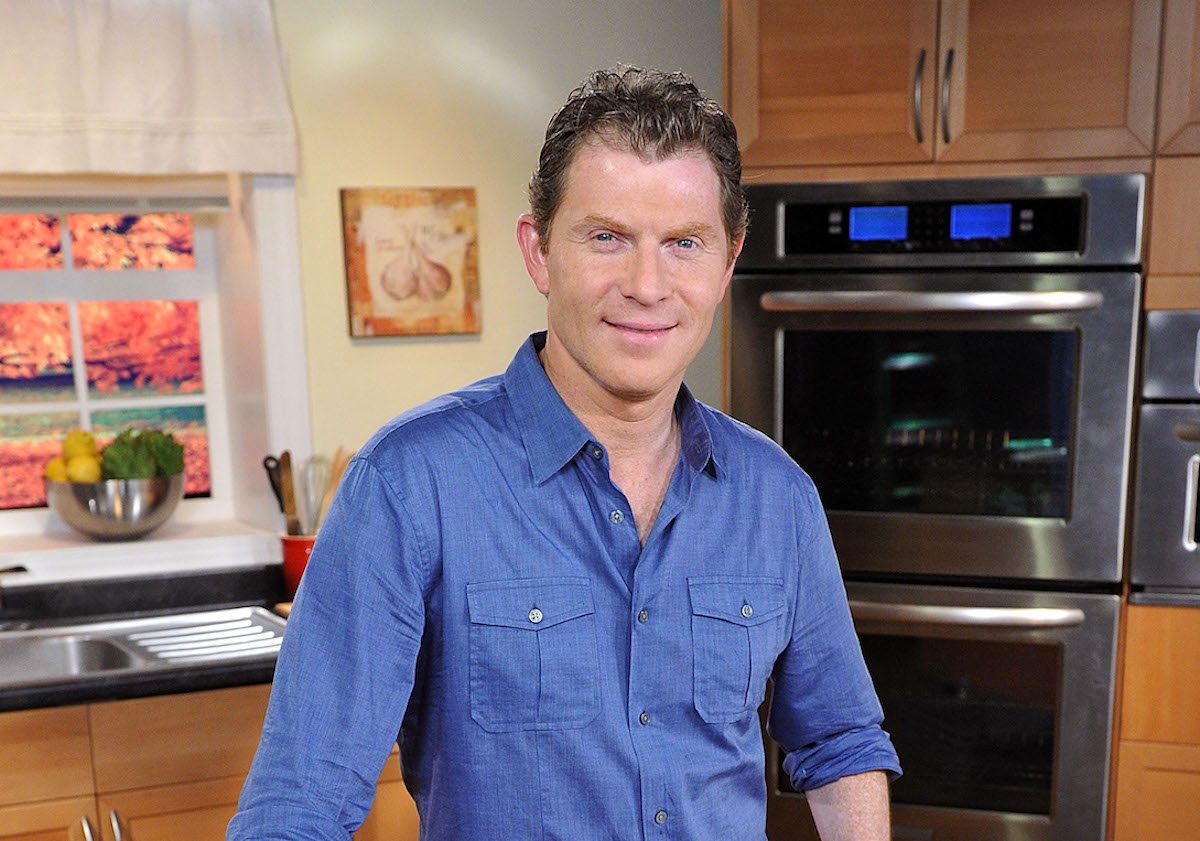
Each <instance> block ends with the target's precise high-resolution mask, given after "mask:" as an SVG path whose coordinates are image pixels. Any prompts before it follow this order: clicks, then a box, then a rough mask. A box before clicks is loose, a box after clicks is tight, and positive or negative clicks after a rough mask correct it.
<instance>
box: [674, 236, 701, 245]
mask: <svg viewBox="0 0 1200 841" xmlns="http://www.w3.org/2000/svg"><path fill="white" fill-rule="evenodd" d="M675 244H676V245H678V246H679V247H680V248H695V247H696V241H695V240H694V239H692V238H691V237H684V238H683V239H679V240H676V241H675Z"/></svg>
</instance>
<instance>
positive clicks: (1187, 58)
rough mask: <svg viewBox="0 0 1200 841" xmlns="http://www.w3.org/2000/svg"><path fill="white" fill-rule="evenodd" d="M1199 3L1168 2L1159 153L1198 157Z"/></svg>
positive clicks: (1165, 19)
mask: <svg viewBox="0 0 1200 841" xmlns="http://www.w3.org/2000/svg"><path fill="white" fill-rule="evenodd" d="M1198 7H1200V2H1198V0H1167V2H1166V7H1165V13H1164V17H1163V52H1162V75H1161V77H1160V80H1159V94H1158V98H1159V99H1158V144H1157V148H1158V152H1159V154H1162V155H1196V154H1200V8H1198Z"/></svg>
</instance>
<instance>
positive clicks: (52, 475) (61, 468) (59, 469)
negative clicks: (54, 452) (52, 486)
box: [42, 456, 67, 482]
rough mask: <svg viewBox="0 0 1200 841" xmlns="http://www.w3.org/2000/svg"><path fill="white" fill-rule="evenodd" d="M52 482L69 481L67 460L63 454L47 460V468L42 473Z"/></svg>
mask: <svg viewBox="0 0 1200 841" xmlns="http://www.w3.org/2000/svg"><path fill="white" fill-rule="evenodd" d="M42 475H43V476H45V477H46V478H47V479H49V480H50V481H51V482H65V481H67V462H66V460H65V459H64V458H63V457H62V456H55V457H54V458H52V459H50V460H49V461H48V462H46V469H45V471H44V472H43V473H42Z"/></svg>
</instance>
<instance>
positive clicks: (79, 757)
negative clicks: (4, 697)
mask: <svg viewBox="0 0 1200 841" xmlns="http://www.w3.org/2000/svg"><path fill="white" fill-rule="evenodd" d="M83 795H86V796H87V797H91V795H92V750H91V744H90V743H89V741H88V717H87V707H82V706H79V707H54V708H50V709H37V710H21V711H19V712H8V713H0V806H7V805H10V804H15V803H26V802H30V801H36V800H51V799H56V798H63V797H73V796H83Z"/></svg>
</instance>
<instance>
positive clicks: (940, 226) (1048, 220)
mask: <svg viewBox="0 0 1200 841" xmlns="http://www.w3.org/2000/svg"><path fill="white" fill-rule="evenodd" d="M1086 211H1087V208H1086V198H1085V197H1084V196H1067V197H1030V198H1022V199H1014V200H997V199H987V200H979V201H952V200H943V199H938V200H924V201H907V202H895V201H890V202H889V201H883V202H817V203H808V202H804V203H801V202H797V203H792V202H787V203H785V204H784V205H783V207H782V222H783V243H782V244H783V253H784V255H785V256H793V255H796V256H799V255H810V254H856V253H866V254H888V253H926V254H929V253H934V254H936V253H944V254H953V253H963V252H967V253H970V252H1011V251H1016V252H1023V253H1026V254H1034V253H1062V252H1074V253H1081V252H1082V251H1083V250H1084V244H1085V243H1084V231H1085V224H1084V222H1085V218H1086Z"/></svg>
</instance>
